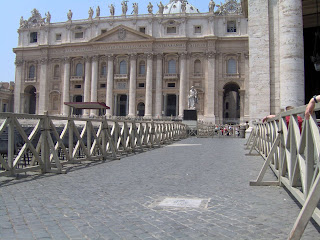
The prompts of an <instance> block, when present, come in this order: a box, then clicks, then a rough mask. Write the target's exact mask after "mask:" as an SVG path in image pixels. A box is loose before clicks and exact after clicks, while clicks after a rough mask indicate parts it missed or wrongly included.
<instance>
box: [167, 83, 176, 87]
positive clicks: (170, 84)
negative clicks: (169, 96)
mask: <svg viewBox="0 0 320 240" xmlns="http://www.w3.org/2000/svg"><path fill="white" fill-rule="evenodd" d="M175 87H176V84H175V83H168V88H175Z"/></svg>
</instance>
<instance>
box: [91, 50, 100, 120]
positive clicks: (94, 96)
mask: <svg viewBox="0 0 320 240" xmlns="http://www.w3.org/2000/svg"><path fill="white" fill-rule="evenodd" d="M98 60H99V56H93V57H92V71H91V102H97V100H98ZM91 115H93V116H96V115H97V110H96V109H91Z"/></svg>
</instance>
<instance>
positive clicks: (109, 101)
mask: <svg viewBox="0 0 320 240" xmlns="http://www.w3.org/2000/svg"><path fill="white" fill-rule="evenodd" d="M107 57H108V74H107V92H106V105H107V106H108V107H110V109H107V110H106V115H107V116H112V113H113V98H112V91H113V60H114V56H113V55H108V56H107Z"/></svg>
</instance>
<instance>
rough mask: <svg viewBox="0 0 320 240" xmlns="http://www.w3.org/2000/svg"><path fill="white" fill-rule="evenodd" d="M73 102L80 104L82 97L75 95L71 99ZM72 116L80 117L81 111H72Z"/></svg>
mask: <svg viewBox="0 0 320 240" xmlns="http://www.w3.org/2000/svg"><path fill="white" fill-rule="evenodd" d="M73 101H74V102H82V96H81V95H75V96H74V97H73ZM73 114H75V115H82V109H78V108H77V109H74V112H73Z"/></svg>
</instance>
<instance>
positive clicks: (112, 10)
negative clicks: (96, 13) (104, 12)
mask: <svg viewBox="0 0 320 240" xmlns="http://www.w3.org/2000/svg"><path fill="white" fill-rule="evenodd" d="M109 8H110V14H111V16H114V5H113V4H111V5H110V6H109Z"/></svg>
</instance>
